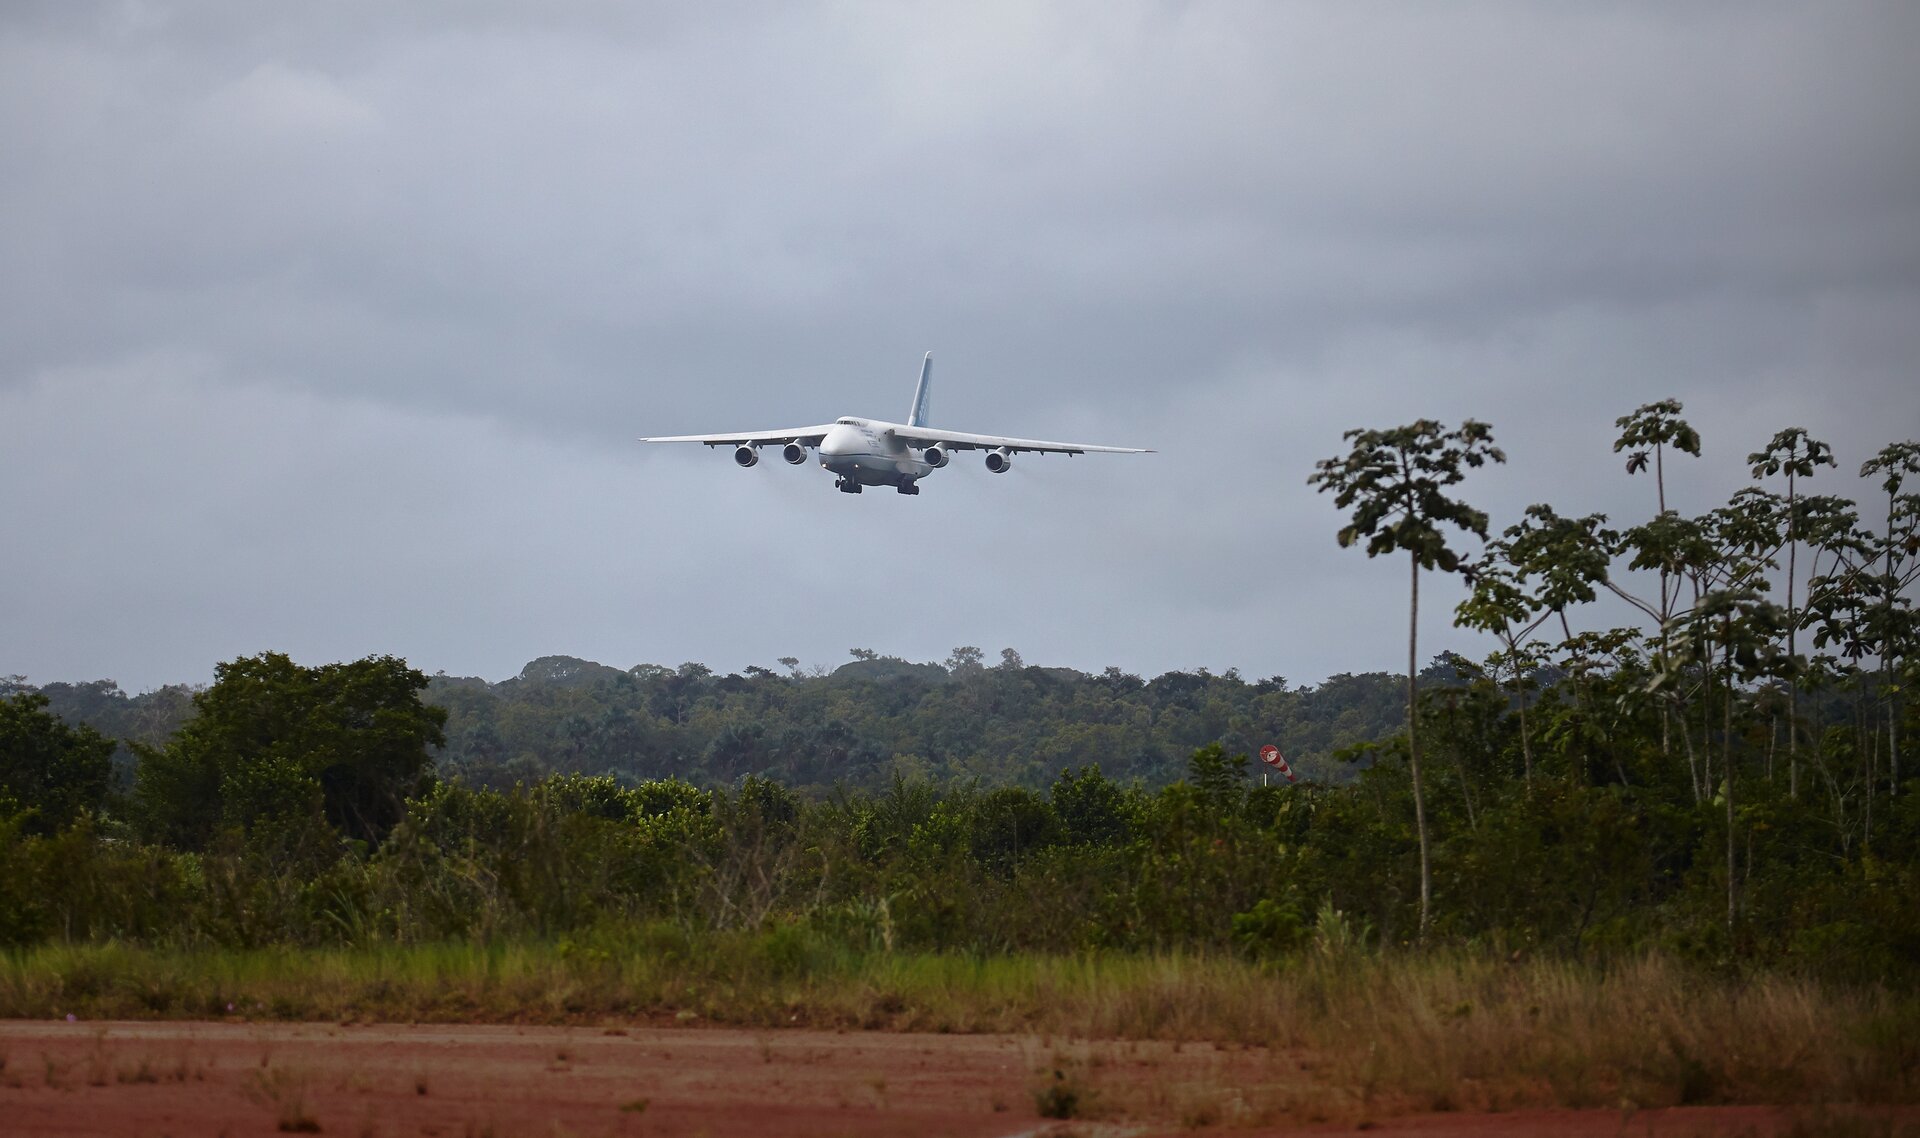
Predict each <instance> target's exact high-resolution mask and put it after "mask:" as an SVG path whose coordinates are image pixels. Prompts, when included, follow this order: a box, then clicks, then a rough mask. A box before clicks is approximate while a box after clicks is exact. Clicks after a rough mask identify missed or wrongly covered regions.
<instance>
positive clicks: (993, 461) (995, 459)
mask: <svg viewBox="0 0 1920 1138" xmlns="http://www.w3.org/2000/svg"><path fill="white" fill-rule="evenodd" d="M1012 465H1013V454H1012V452H1010V451H1008V450H1007V448H1006V447H995V448H994V449H993V450H990V451H988V452H987V469H988V470H991V471H993V472H994V473H995V474H1005V473H1006V472H1007V467H1009V466H1012Z"/></svg>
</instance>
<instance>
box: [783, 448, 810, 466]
mask: <svg viewBox="0 0 1920 1138" xmlns="http://www.w3.org/2000/svg"><path fill="white" fill-rule="evenodd" d="M780 457H781V458H784V459H786V460H787V461H788V462H791V463H792V464H794V465H795V466H799V465H800V464H801V463H803V462H805V461H807V448H806V447H803V446H801V445H800V444H799V443H788V444H787V445H786V446H783V447H781V448H780Z"/></svg>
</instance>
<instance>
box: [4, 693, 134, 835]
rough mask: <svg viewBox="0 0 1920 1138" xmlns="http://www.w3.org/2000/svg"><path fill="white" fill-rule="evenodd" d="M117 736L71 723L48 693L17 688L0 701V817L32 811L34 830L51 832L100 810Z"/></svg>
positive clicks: (29, 822) (30, 820) (31, 827)
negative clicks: (56, 711) (50, 703)
mask: <svg viewBox="0 0 1920 1138" xmlns="http://www.w3.org/2000/svg"><path fill="white" fill-rule="evenodd" d="M112 760H113V740H111V739H108V738H106V737H105V736H103V735H101V734H100V733H99V732H98V731H95V730H94V729H93V728H91V727H69V726H67V725H66V724H65V723H62V722H61V721H60V720H59V719H57V718H55V717H54V716H53V714H52V713H51V712H49V711H48V710H47V697H46V696H44V695H41V694H39V693H38V692H18V693H16V694H14V695H13V696H12V697H11V698H8V699H4V700H0V816H5V815H9V814H16V813H20V812H22V811H25V812H26V813H27V819H26V830H27V832H29V833H41V834H49V833H53V832H54V831H56V830H60V829H63V828H65V827H66V826H69V825H71V824H72V823H73V822H74V821H75V820H76V819H78V818H79V817H80V816H81V815H82V814H85V813H90V812H98V811H99V810H100V808H101V807H102V805H103V804H104V803H105V802H106V798H107V791H108V788H109V786H110V784H111V779H112Z"/></svg>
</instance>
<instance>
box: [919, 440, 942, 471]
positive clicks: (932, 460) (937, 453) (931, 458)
mask: <svg viewBox="0 0 1920 1138" xmlns="http://www.w3.org/2000/svg"><path fill="white" fill-rule="evenodd" d="M920 457H921V458H922V459H924V460H925V461H926V464H927V465H928V466H931V467H933V468H934V469H935V470H938V469H940V468H941V467H943V466H945V465H946V464H947V448H946V447H943V446H941V445H940V444H939V443H935V444H933V445H932V446H930V447H928V448H927V449H926V450H923V451H921V452H920Z"/></svg>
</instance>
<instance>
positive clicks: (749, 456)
mask: <svg viewBox="0 0 1920 1138" xmlns="http://www.w3.org/2000/svg"><path fill="white" fill-rule="evenodd" d="M733 461H735V462H737V463H739V464H740V465H741V466H752V465H753V464H754V463H756V462H759V461H760V448H759V447H757V446H752V445H749V444H747V443H741V444H740V445H739V446H737V447H735V448H733Z"/></svg>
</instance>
